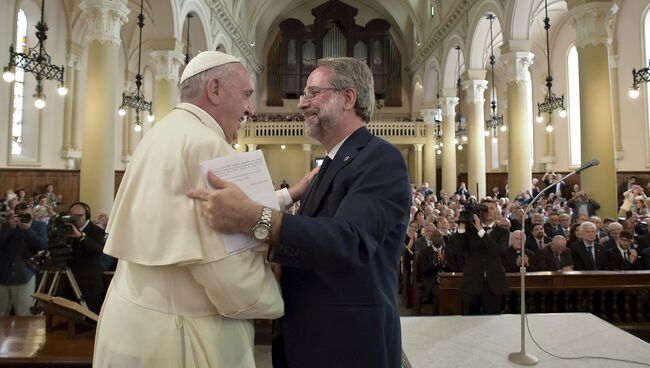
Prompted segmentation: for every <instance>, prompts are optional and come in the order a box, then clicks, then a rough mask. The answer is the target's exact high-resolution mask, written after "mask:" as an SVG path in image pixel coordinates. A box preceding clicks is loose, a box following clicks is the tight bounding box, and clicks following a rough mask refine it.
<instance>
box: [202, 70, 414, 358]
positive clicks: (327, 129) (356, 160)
mask: <svg viewBox="0 0 650 368" xmlns="http://www.w3.org/2000/svg"><path fill="white" fill-rule="evenodd" d="M374 105H375V104H374V88H373V78H372V73H371V72H370V69H369V67H368V66H367V64H366V63H365V62H363V61H361V60H357V59H353V58H335V59H325V60H321V61H319V63H318V67H317V68H316V69H315V70H314V71H313V72H312V73H311V74H310V75H309V78H308V79H307V86H306V87H305V90H304V94H303V95H302V97H301V98H300V103H299V104H298V107H299V108H300V109H301V110H302V112H303V115H304V116H305V128H306V133H307V134H308V135H309V136H311V137H312V138H314V139H316V140H317V141H318V142H320V143H321V144H322V145H323V146H324V147H325V149H326V150H327V158H326V159H325V163H324V164H323V166H322V167H321V171H320V172H319V173H318V177H317V178H316V179H314V184H313V185H312V187H311V188H310V189H308V191H307V192H306V194H305V196H303V198H302V200H301V203H304V205H302V207H301V210H300V214H299V215H295V216H292V215H283V213H282V212H280V211H270V210H269V209H267V208H266V207H263V206H262V205H260V204H257V203H255V202H253V201H252V200H251V199H250V198H248V197H247V196H246V195H245V194H244V193H243V192H241V190H239V188H238V187H237V186H236V185H234V184H232V183H229V182H226V181H223V180H221V179H219V178H216V177H215V176H214V175H211V174H209V175H208V179H209V181H210V183H211V184H212V186H213V187H214V188H215V189H214V190H202V189H197V190H194V191H192V192H190V193H189V195H190V196H191V197H192V198H199V199H202V200H204V201H207V202H206V204H205V211H206V214H207V217H208V219H209V221H210V223H211V224H212V226H213V227H214V228H215V229H217V230H218V231H224V232H240V233H250V232H251V229H252V228H255V229H259V228H260V226H263V227H264V228H265V229H266V230H264V231H260V232H259V234H258V238H261V240H263V241H265V242H267V243H269V244H270V252H269V260H270V261H273V262H277V263H279V264H281V265H282V279H281V284H282V296H283V297H284V300H285V316H284V317H283V318H282V320H281V321H280V328H281V330H282V332H281V334H280V336H278V337H277V338H276V339H275V340H274V347H273V366H274V367H310V368H321V367H323V368H331V367H339V368H347V367H373V368H398V367H401V361H402V353H401V338H400V335H401V331H400V323H399V311H398V306H397V279H398V275H397V273H398V264H399V258H400V254H401V252H402V249H403V245H402V244H403V240H404V234H405V232H406V224H407V221H408V218H409V213H408V209H409V207H410V203H409V202H410V198H411V193H409V180H408V176H407V170H406V165H405V163H404V159H403V158H402V155H401V153H400V152H399V151H398V150H397V149H396V148H395V147H394V146H393V145H391V144H389V143H387V142H385V141H384V140H382V139H380V138H377V137H375V136H373V135H372V134H371V133H370V132H369V131H368V129H367V128H366V127H365V125H366V123H367V122H368V121H369V120H370V117H371V116H372V112H373V108H374ZM378 157H381V159H380V160H378V159H377V158H378ZM260 214H262V215H261V216H260ZM265 218H267V219H268V218H270V221H268V222H266V223H265V224H264V225H262V222H261V221H263V220H264V219H265Z"/></svg>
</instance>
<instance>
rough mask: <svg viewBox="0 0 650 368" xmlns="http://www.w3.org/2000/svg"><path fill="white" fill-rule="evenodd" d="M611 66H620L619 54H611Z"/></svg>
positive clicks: (612, 67)
mask: <svg viewBox="0 0 650 368" xmlns="http://www.w3.org/2000/svg"><path fill="white" fill-rule="evenodd" d="M609 67H610V68H611V69H617V68H618V55H614V54H609Z"/></svg>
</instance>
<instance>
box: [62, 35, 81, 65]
mask: <svg viewBox="0 0 650 368" xmlns="http://www.w3.org/2000/svg"><path fill="white" fill-rule="evenodd" d="M83 53H84V47H83V46H81V45H79V44H78V43H74V42H71V41H68V53H67V54H66V58H65V61H66V66H67V67H68V69H77V70H79V69H80V65H79V61H80V60H81V57H82V56H83Z"/></svg>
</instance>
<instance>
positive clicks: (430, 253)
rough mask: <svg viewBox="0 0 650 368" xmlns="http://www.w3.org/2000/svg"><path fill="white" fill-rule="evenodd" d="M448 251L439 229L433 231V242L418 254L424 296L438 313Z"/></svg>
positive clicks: (435, 313) (435, 312)
mask: <svg viewBox="0 0 650 368" xmlns="http://www.w3.org/2000/svg"><path fill="white" fill-rule="evenodd" d="M446 256H447V251H446V249H445V241H444V239H443V237H442V234H441V233H440V231H438V230H435V228H434V230H433V231H432V232H431V244H430V245H429V246H427V247H426V248H424V249H422V251H421V252H420V255H419V256H418V258H417V259H418V273H419V278H420V279H421V280H422V286H423V289H424V290H423V297H424V298H425V300H426V301H431V302H432V303H433V314H434V315H437V314H438V311H439V306H440V304H439V303H440V300H439V295H440V276H439V273H440V272H443V271H446V269H445V268H446V266H447V259H446Z"/></svg>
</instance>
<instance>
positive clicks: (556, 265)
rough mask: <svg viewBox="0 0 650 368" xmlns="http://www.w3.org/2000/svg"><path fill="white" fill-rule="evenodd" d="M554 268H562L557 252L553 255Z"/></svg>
mask: <svg viewBox="0 0 650 368" xmlns="http://www.w3.org/2000/svg"><path fill="white" fill-rule="evenodd" d="M555 268H556V269H558V270H559V269H561V268H562V260H561V259H560V255H559V254H556V255H555Z"/></svg>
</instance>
